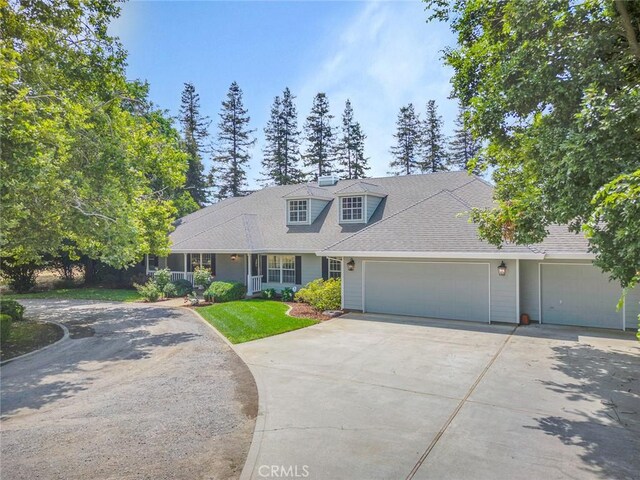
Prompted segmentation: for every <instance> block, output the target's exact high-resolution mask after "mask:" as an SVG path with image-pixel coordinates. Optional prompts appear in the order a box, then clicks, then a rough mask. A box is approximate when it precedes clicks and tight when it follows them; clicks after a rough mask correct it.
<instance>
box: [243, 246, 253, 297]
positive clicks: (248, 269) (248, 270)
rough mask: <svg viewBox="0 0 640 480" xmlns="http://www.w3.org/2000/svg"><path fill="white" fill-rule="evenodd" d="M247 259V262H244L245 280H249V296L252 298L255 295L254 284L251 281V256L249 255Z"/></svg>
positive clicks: (246, 256)
mask: <svg viewBox="0 0 640 480" xmlns="http://www.w3.org/2000/svg"><path fill="white" fill-rule="evenodd" d="M245 258H246V259H247V260H246V262H244V266H245V275H246V276H245V278H246V279H247V296H251V295H253V282H252V281H251V254H249V253H247V254H246V255H245Z"/></svg>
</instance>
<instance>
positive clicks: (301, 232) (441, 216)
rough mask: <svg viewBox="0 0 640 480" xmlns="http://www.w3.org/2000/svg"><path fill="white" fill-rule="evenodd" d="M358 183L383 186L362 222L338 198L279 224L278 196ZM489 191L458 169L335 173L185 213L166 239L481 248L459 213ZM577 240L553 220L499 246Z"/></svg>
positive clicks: (485, 249) (230, 247) (236, 246)
mask: <svg viewBox="0 0 640 480" xmlns="http://www.w3.org/2000/svg"><path fill="white" fill-rule="evenodd" d="M363 183H366V184H370V185H374V186H377V187H378V189H379V190H378V191H380V192H386V193H387V196H386V197H385V198H383V199H382V201H381V202H380V205H379V206H378V208H377V209H376V211H375V212H374V213H373V216H372V217H371V219H370V221H369V223H368V224H343V225H340V224H339V223H338V211H337V209H338V203H339V202H337V201H328V202H327V206H326V207H325V208H324V210H323V211H322V212H321V213H320V215H319V216H318V217H317V218H316V220H315V221H314V222H313V224H311V225H295V226H293V225H291V226H288V225H286V201H285V199H286V198H290V197H292V196H301V195H304V194H306V193H310V194H311V196H312V198H325V199H327V200H331V199H336V198H337V197H336V196H335V195H336V194H337V193H338V192H341V193H343V192H345V191H347V192H350V191H353V192H354V193H355V192H356V191H358V193H360V192H359V189H361V188H363V187H362V185H361V184H363ZM364 188H369V187H364ZM492 193H493V188H492V186H491V185H489V184H488V183H486V182H484V181H483V180H480V179H478V178H476V177H472V176H469V175H468V174H467V173H466V172H442V173H435V174H427V175H410V176H397V177H385V178H373V179H370V178H368V179H366V180H364V181H363V180H340V181H339V182H338V183H337V184H336V185H334V186H328V187H322V188H320V187H317V186H315V185H310V184H305V185H286V186H276V187H268V188H264V189H262V190H258V191H256V192H254V193H252V194H251V195H248V196H246V197H241V198H233V199H227V200H224V201H222V202H219V203H216V204H214V205H211V206H208V207H206V208H203V209H202V210H199V211H198V212H195V213H192V214H191V215H187V216H186V217H184V218H182V219H180V220H179V221H178V222H176V225H177V226H176V230H175V231H174V232H173V233H171V235H170V239H171V242H172V244H173V246H172V251H174V252H178V253H180V252H190V251H193V252H195V251H212V252H213V251H219V252H238V253H242V252H248V251H254V252H274V253H304V252H309V253H315V252H319V251H322V250H324V249H327V251H326V253H327V254H331V252H337V251H347V250H346V247H349V249H350V250H352V251H357V252H365V251H367V250H370V249H382V250H388V251H394V252H398V251H407V252H417V251H421V252H434V251H439V252H460V251H462V252H468V253H474V252H476V253H484V254H487V253H489V252H496V249H495V248H494V247H492V246H491V245H489V244H487V243H486V242H483V241H480V240H479V239H478V238H477V231H476V227H475V226H474V225H471V224H469V223H468V222H467V218H466V217H464V216H462V217H460V216H459V214H463V213H464V212H466V211H468V210H469V209H470V208H471V207H472V206H478V207H491V205H492V204H493V201H492ZM320 196H322V197H320ZM563 229H564V230H565V231H563ZM578 240H579V241H578ZM582 241H584V239H582V240H580V239H579V238H576V236H575V235H573V234H570V233H568V232H566V228H564V227H562V226H559V227H557V228H555V227H554V228H553V229H552V231H551V235H550V237H549V239H547V240H546V241H545V242H543V243H542V244H541V245H534V246H531V248H530V247H526V246H513V245H507V246H505V247H504V248H503V249H502V250H501V253H503V254H506V253H511V254H513V255H516V254H523V255H525V254H526V255H529V254H535V253H539V252H543V253H548V252H554V253H558V252H564V251H567V252H582V253H585V252H586V243H584V244H582V243H580V242H582ZM580 249H582V250H580Z"/></svg>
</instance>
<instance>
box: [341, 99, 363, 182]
mask: <svg viewBox="0 0 640 480" xmlns="http://www.w3.org/2000/svg"><path fill="white" fill-rule="evenodd" d="M341 133H342V135H341V137H340V141H339V143H338V146H337V148H336V152H337V157H338V162H339V165H340V170H339V173H340V176H341V177H342V178H349V179H350V178H364V177H365V170H368V169H369V166H368V164H367V161H368V158H366V157H365V156H364V140H365V139H366V138H367V136H366V135H365V134H364V132H363V131H362V128H361V127H360V124H359V123H358V122H356V121H354V119H353V108H352V107H351V102H350V101H349V100H347V101H346V103H345V106H344V113H343V114H342V132H341Z"/></svg>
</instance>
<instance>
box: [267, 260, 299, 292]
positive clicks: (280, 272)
mask: <svg viewBox="0 0 640 480" xmlns="http://www.w3.org/2000/svg"><path fill="white" fill-rule="evenodd" d="M269 257H276V261H277V264H278V266H277V267H276V268H271V267H269ZM284 257H291V258H293V269H291V268H283V267H282V266H283V264H284V262H283V259H284ZM284 271H287V272H290V271H293V282H284V281H283V278H284ZM269 272H278V278H279V280H271V278H270V276H269ZM266 283H280V284H286V285H295V283H296V256H295V255H267V282H266Z"/></svg>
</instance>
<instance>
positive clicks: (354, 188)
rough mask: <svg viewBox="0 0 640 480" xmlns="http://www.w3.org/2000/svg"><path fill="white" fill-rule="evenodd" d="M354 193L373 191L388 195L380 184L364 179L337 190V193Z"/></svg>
mask: <svg viewBox="0 0 640 480" xmlns="http://www.w3.org/2000/svg"><path fill="white" fill-rule="evenodd" d="M352 193H371V194H373V195H378V196H382V197H383V196H386V195H387V192H385V191H384V189H383V188H382V187H381V186H380V185H375V184H373V183H369V182H363V181H360V182H356V183H352V184H351V185H347V186H346V187H344V188H341V189H339V190H336V191H335V194H336V195H348V194H352Z"/></svg>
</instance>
